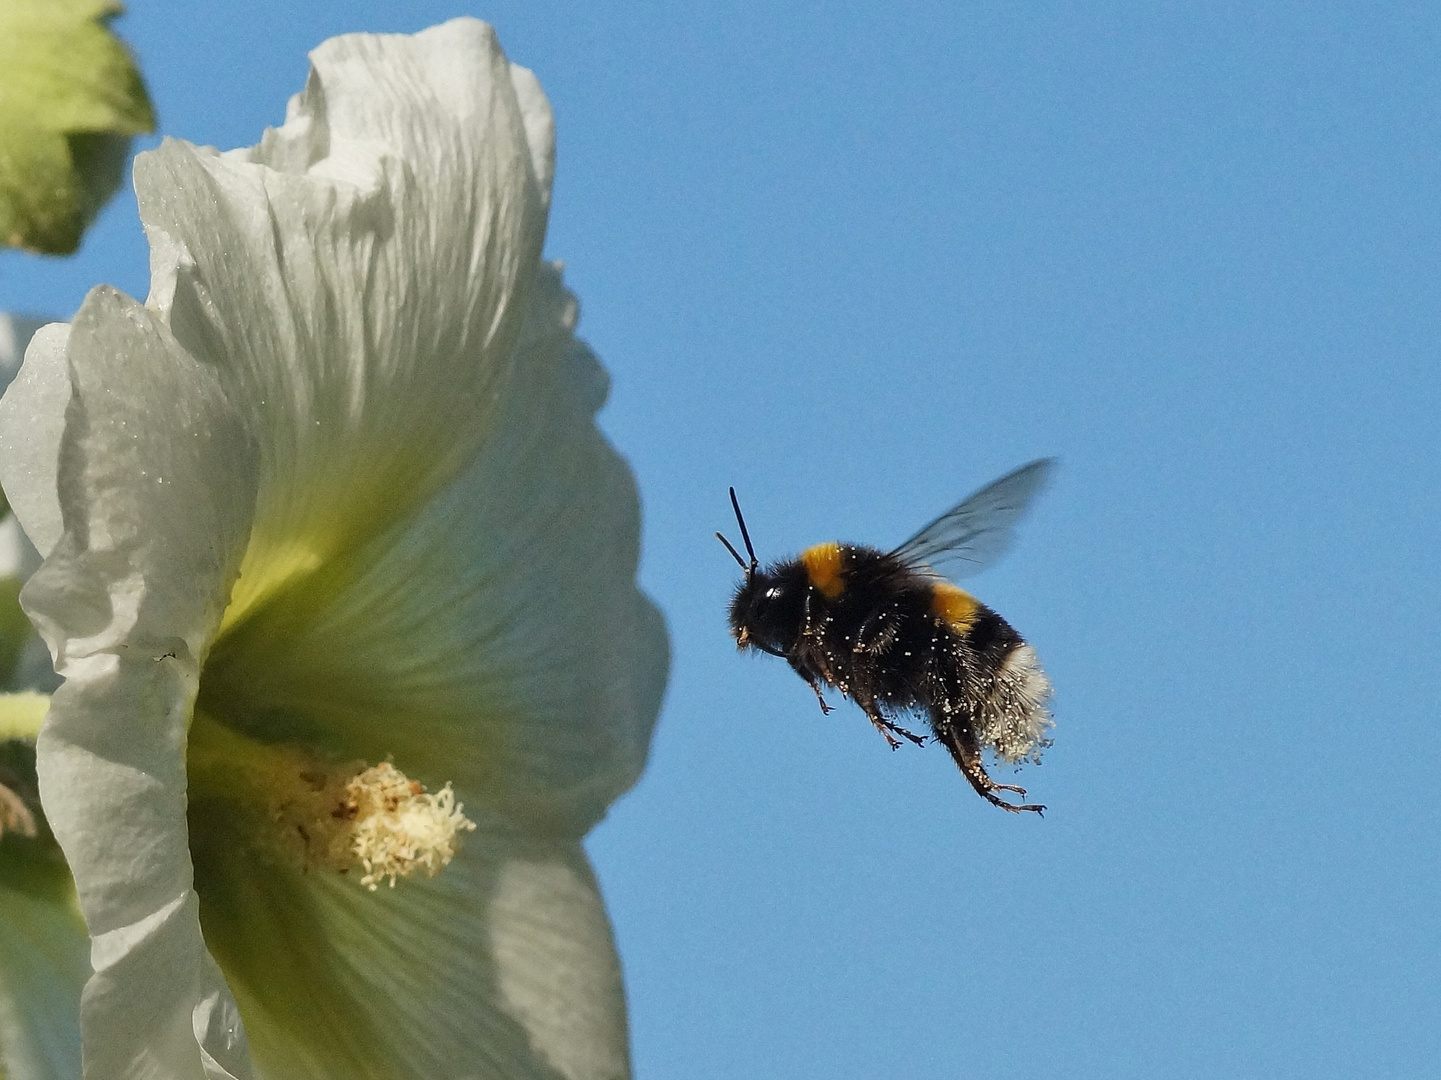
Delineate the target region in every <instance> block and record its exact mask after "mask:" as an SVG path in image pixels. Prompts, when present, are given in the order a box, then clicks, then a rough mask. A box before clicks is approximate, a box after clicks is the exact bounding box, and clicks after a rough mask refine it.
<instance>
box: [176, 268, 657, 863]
mask: <svg viewBox="0 0 1441 1080" xmlns="http://www.w3.org/2000/svg"><path fill="white" fill-rule="evenodd" d="M532 292H533V293H534V297H533V299H532V303H531V307H530V311H529V314H528V318H527V324H526V332H525V334H524V336H523V338H522V341H521V343H520V344H519V346H518V353H519V355H518V358H517V361H516V367H515V374H514V377H513V378H512V379H510V380H509V381H508V382H507V383H506V384H505V391H504V395H503V396H502V397H501V398H500V399H499V402H498V404H499V405H500V406H501V407H500V408H499V409H498V410H497V422H496V424H495V426H494V428H493V429H492V430H491V431H490V432H489V438H488V440H487V442H486V443H485V445H484V446H483V447H482V449H481V451H480V453H479V454H478V455H477V457H476V458H475V460H474V461H473V462H472V463H471V465H470V467H469V468H468V469H467V470H466V472H465V473H464V475H463V476H462V477H461V478H460V479H459V480H458V481H457V482H456V483H455V484H454V485H452V486H451V487H450V488H449V489H448V490H446V491H445V492H443V493H442V494H441V495H440V497H438V498H437V499H435V500H434V501H433V502H432V503H431V504H430V505H429V506H427V507H426V508H425V509H424V510H423V511H422V512H421V513H419V514H417V515H415V516H414V517H413V518H412V519H411V520H409V521H407V522H405V523H404V524H403V525H402V526H400V527H398V528H396V529H394V530H392V531H391V532H390V533H388V534H387V535H385V536H383V537H381V538H379V539H378V540H377V541H376V542H375V543H374V544H372V545H370V546H369V547H367V548H366V549H364V550H362V551H360V552H358V553H357V554H356V556H355V557H354V558H352V559H350V560H347V561H346V562H345V563H344V564H339V565H335V566H333V567H330V568H329V569H328V573H327V574H326V575H325V576H324V578H323V580H322V581H318V582H316V583H315V584H314V587H313V588H311V589H308V590H304V591H302V590H292V591H291V592H290V593H288V594H286V595H285V596H283V597H279V598H277V600H276V601H275V602H273V603H272V604H271V605H270V606H269V607H267V608H266V609H265V610H263V611H261V612H259V613H257V615H256V616H255V617H254V618H253V619H251V620H250V621H249V623H247V624H246V625H245V626H243V627H241V628H239V629H238V630H237V631H236V632H235V633H233V634H232V635H230V636H228V637H226V638H223V639H222V640H221V641H220V642H218V643H217V645H216V648H215V652H214V653H213V655H212V658H211V663H210V665H209V666H208V667H207V669H206V673H205V680H204V683H203V685H202V694H203V700H204V701H205V702H206V703H207V705H206V707H207V709H208V710H209V711H211V712H212V713H214V714H215V715H218V716H223V717H224V718H225V719H226V720H227V722H229V723H231V724H233V725H234V726H236V727H239V728H241V729H242V730H247V729H248V730H249V731H250V732H251V733H252V734H255V735H266V734H272V732H270V731H269V730H268V729H266V728H264V727H257V726H254V725H256V724H260V723H270V722H273V721H272V720H270V719H268V718H274V717H283V718H285V722H286V723H287V724H289V725H290V726H291V727H292V729H294V730H301V731H309V732H315V733H323V734H324V738H325V739H327V740H332V741H333V740H336V739H338V738H341V737H343V739H344V743H343V745H344V746H345V748H346V752H347V753H351V754H355V755H357V756H360V757H363V758H366V759H367V760H371V761H378V760H382V759H384V758H385V757H387V756H388V755H392V754H393V755H394V756H395V759H396V763H397V764H398V765H400V766H401V767H402V768H403V769H404V770H405V772H406V773H407V774H409V775H411V776H416V777H418V778H419V779H421V780H422V782H424V783H426V784H427V785H429V786H433V787H437V786H439V785H440V784H442V783H444V782H445V781H446V780H454V781H455V785H456V790H457V793H458V794H459V796H460V798H461V799H462V800H463V801H465V802H466V803H467V805H476V804H480V803H484V804H485V805H488V806H491V807H494V808H496V809H500V808H504V810H505V812H506V813H508V814H511V815H514V816H516V817H523V818H528V819H530V820H531V821H532V822H534V823H535V824H536V825H537V827H542V828H545V829H547V830H550V831H560V832H565V833H568V834H570V835H574V836H579V835H580V834H581V833H583V832H584V831H585V830H586V829H587V828H589V827H590V825H591V824H593V823H594V822H595V820H596V819H597V818H598V817H599V816H600V815H601V814H602V813H603V812H604V810H605V807H606V806H607V805H609V803H610V802H611V801H612V800H613V799H614V798H615V797H616V796H617V795H618V794H620V793H621V792H622V791H624V790H626V788H628V787H629V786H630V785H631V784H632V783H634V781H635V778H636V777H637V776H638V775H639V773H640V770H641V768H642V766H643V765H644V762H645V755H646V751H647V747H648V745H649V738H650V731H651V726H652V725H653V724H654V722H655V716H656V713H657V710H658V709H659V705H660V696H661V692H662V690H663V688H664V684H665V675H666V668H667V663H668V657H667V648H666V638H665V629H664V626H663V624H662V622H661V619H660V616H659V613H658V612H656V610H655V609H654V607H653V606H652V605H651V604H650V602H649V601H648V600H646V598H645V597H644V596H643V595H642V594H641V593H640V592H639V591H638V590H637V589H636V586H635V568H636V559H637V554H638V545H639V538H638V531H639V521H640V516H639V508H638V506H637V500H636V493H635V489H634V485H633V483H632V480H631V477H630V472H629V470H628V469H627V468H626V466H625V463H624V462H623V461H621V459H620V458H619V456H618V455H617V454H616V453H615V451H614V450H613V449H611V447H610V446H609V444H607V443H606V441H605V439H604V438H603V436H602V435H601V434H600V432H599V430H598V429H597V428H596V426H595V423H594V420H593V417H592V413H593V412H594V410H595V409H596V408H598V407H599V405H600V404H601V402H602V400H603V399H604V394H605V376H604V373H603V372H602V371H601V370H600V368H599V365H597V364H596V362H595V359H594V357H593V356H592V355H591V354H590V351H589V350H588V349H586V348H585V346H584V345H583V344H581V343H580V342H578V341H577V340H576V339H575V338H574V336H573V334H572V332H571V331H572V328H573V326H574V323H575V318H576V310H575V303H574V300H573V298H572V297H571V296H570V295H569V294H568V293H567V292H566V291H565V290H564V288H563V286H562V285H561V281H560V275H559V272H558V270H556V269H555V268H553V267H549V266H546V267H542V268H541V269H540V271H539V272H538V275H537V278H536V281H535V283H534V284H533V286H532ZM256 673H263V676H259V675H257V674H256Z"/></svg>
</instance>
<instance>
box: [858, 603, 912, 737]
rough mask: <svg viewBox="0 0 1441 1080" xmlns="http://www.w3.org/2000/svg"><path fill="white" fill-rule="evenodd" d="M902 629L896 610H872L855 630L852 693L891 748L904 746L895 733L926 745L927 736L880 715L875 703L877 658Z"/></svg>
mask: <svg viewBox="0 0 1441 1080" xmlns="http://www.w3.org/2000/svg"><path fill="white" fill-rule="evenodd" d="M899 632H900V626H899V624H898V620H897V618H896V616H895V615H894V613H891V612H885V611H877V612H872V613H871V614H870V615H868V616H867V617H866V620H865V621H864V622H863V623H861V625H860V628H859V629H857V630H856V634H855V637H854V638H853V639H852V642H851V670H852V673H853V675H852V678H853V680H854V681H855V683H856V689H855V693H854V695H853V696H854V697H855V699H856V704H857V705H859V706H860V707H861V708H862V709H864V710H865V712H866V716H868V717H870V721H871V723H872V724H874V725H875V727H876V730H877V731H879V732H880V733H881V734H882V735H884V736H885V739H886V742H887V743H889V744H890V747H891V749H892V750H894V749H896V748H897V747H898V746H900V745H901V744H900V743H899V742H897V741H896V740H895V738H894V736H895V735H899V736H901V738H903V739H909V740H910V741H911V742H913V743H915V744H916V745H917V746H925V745H926V738H925V736H924V735H917V734H916V733H915V732H913V731H907V730H906V729H905V728H903V727H901V726H900V725H899V724H895V723H892V722H891V721H890V720H887V719H886V718H885V716H883V715H882V714H881V710H880V708H879V707H878V706H877V705H876V697H875V691H874V690H873V689H872V687H873V686H874V680H875V672H876V658H877V657H879V656H880V655H881V654H882V653H883V652H885V650H886V649H887V648H889V647H890V646H891V645H892V644H893V643H894V642H895V640H896V636H897V634H898V633H899Z"/></svg>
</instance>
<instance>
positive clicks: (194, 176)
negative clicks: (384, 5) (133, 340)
mask: <svg viewBox="0 0 1441 1080" xmlns="http://www.w3.org/2000/svg"><path fill="white" fill-rule="evenodd" d="M311 59H312V63H313V65H314V66H313V70H312V72H311V76H310V79H309V81H308V83H307V85H306V88H305V90H304V91H303V92H302V93H301V94H299V95H297V97H296V98H295V99H294V100H292V102H291V106H290V109H289V116H288V119H287V121H286V123H285V125H284V126H283V127H281V128H279V129H276V130H272V131H269V132H267V133H266V136H265V138H264V139H263V140H262V141H261V143H260V144H259V146H257V147H255V148H253V149H252V150H247V151H238V152H235V153H231V154H225V155H217V154H215V153H214V152H213V151H209V150H202V149H197V148H195V147H192V146H189V145H187V144H184V143H179V142H175V141H168V142H166V143H165V144H164V145H163V146H162V147H161V148H160V149H159V150H156V151H153V152H151V153H148V154H142V155H140V156H139V157H138V158H137V160H136V166H135V183H136V192H137V195H138V197H139V201H140V212H141V217H142V218H143V219H144V221H145V223H146V227H147V229H148V231H149V232H150V234H151V236H152V241H153V242H154V243H155V244H156V249H155V252H154V253H153V261H152V273H153V275H154V280H153V283H152V294H151V303H152V304H153V305H154V306H156V307H157V308H158V309H159V310H162V311H164V312H167V313H168V316H169V320H170V325H171V328H172V330H173V331H174V333H175V335H176V338H177V339H178V340H179V341H180V342H181V344H182V345H184V346H185V348H187V349H188V350H189V351H190V352H191V354H192V355H194V356H196V357H197V358H199V359H201V360H202V361H204V362H207V363H211V364H214V365H215V366H216V367H217V368H218V369H220V370H221V371H222V372H223V373H224V377H225V379H226V381H227V384H228V385H231V386H232V387H234V388H235V389H234V393H233V395H232V396H233V400H235V402H236V403H237V404H238V405H239V406H240V407H241V408H242V409H243V410H245V413H246V423H247V426H248V427H249V428H250V430H251V431H253V432H254V433H255V435H256V439H257V442H258V444H259V446H260V452H261V464H262V482H261V486H260V505H259V508H258V512H257V518H256V525H255V533H254V536H253V537H252V543H251V550H250V552H249V553H248V554H247V557H246V562H245V567H244V572H243V574H242V579H241V585H240V589H239V592H238V593H237V595H236V598H235V605H236V607H235V611H234V612H233V614H234V617H236V618H239V617H240V616H242V615H243V614H244V613H245V612H246V611H248V610H249V609H250V608H251V607H253V606H255V605H258V604H260V603H261V602H262V601H264V600H266V599H267V598H268V597H269V596H270V595H271V594H273V593H274V592H276V591H278V590H280V589H281V588H283V587H284V586H285V585H286V584H287V583H289V582H291V581H293V580H295V579H296V578H298V577H301V576H303V575H304V574H306V573H308V572H309V571H311V570H313V569H314V568H315V567H317V566H319V565H321V564H323V563H325V562H326V561H328V560H331V559H334V558H337V557H341V556H343V555H344V554H345V553H346V552H348V551H349V550H350V549H352V548H353V547H355V546H357V545H358V544H361V543H364V542H365V541H367V540H368V539H369V538H370V537H371V536H372V535H374V534H375V533H377V532H379V531H381V530H383V529H384V528H385V527H387V526H388V525H390V524H392V523H393V522H395V521H397V520H399V519H401V518H403V517H404V516H406V515H407V514H409V513H411V512H413V511H414V510H415V509H416V508H417V507H418V506H420V505H422V504H423V503H424V502H425V501H426V500H428V499H429V498H430V497H431V496H432V495H434V493H435V492H436V491H437V490H439V489H440V488H441V487H443V486H445V485H446V484H447V483H449V482H450V481H451V480H452V479H453V478H454V477H455V476H456V474H457V473H458V472H460V470H461V469H462V468H464V466H465V464H466V463H467V462H468V461H469V460H470V459H471V458H472V457H473V456H474V453H475V450H476V448H477V447H478V446H479V444H480V443H481V441H482V440H483V439H484V437H485V433H486V430H487V428H488V426H489V425H490V424H491V423H492V422H493V418H494V413H495V408H496V404H495V403H496V398H497V394H498V392H499V390H500V388H501V386H502V385H503V383H504V381H505V379H506V377H507V363H508V361H509V358H510V357H511V355H512V351H513V349H512V347H513V345H514V342H515V338H516V335H517V333H518V331H519V329H520V322H521V317H522V315H523V308H524V303H525V294H524V286H525V285H526V284H527V283H528V282H529V280H530V277H531V273H532V268H533V266H534V264H535V261H536V260H537V258H538V256H539V252H540V246H541V242H542V239H543V234H544V228H545V215H544V207H543V203H542V199H541V192H540V187H539V184H538V182H537V179H536V176H535V173H534V169H533V165H532V151H531V147H530V143H529V142H528V139H527V124H526V117H525V116H524V115H523V114H522V106H521V103H520V101H519V100H518V98H517V94H516V89H515V86H514V85H513V83H512V80H511V72H510V65H509V63H508V62H507V61H506V59H505V57H504V55H503V54H502V53H501V51H500V47H499V45H498V44H497V42H496V40H495V35H494V33H493V32H492V31H491V30H490V28H489V27H487V26H485V24H483V23H480V22H477V21H476V20H474V19H457V20H455V21H453V22H450V23H446V24H445V25H443V26H439V27H436V28H434V29H432V30H428V31H425V32H424V33H421V34H418V35H416V36H415V37H401V36H375V35H352V36H348V37H341V38H335V39H332V40H331V41H328V42H326V43H325V44H324V45H322V46H321V47H320V48H318V49H316V50H315V52H314V53H313V54H312V57H311ZM530 108H531V111H532V112H535V111H537V110H538V109H539V106H538V105H537V104H536V102H534V101H533V100H531V101H530ZM532 126H535V125H532ZM539 137H540V136H537V138H539Z"/></svg>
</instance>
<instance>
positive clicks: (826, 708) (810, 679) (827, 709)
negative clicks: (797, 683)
mask: <svg viewBox="0 0 1441 1080" xmlns="http://www.w3.org/2000/svg"><path fill="white" fill-rule="evenodd" d="M801 678H802V679H804V680H805V681H806V683H807V684H808V685H809V686H810V688H811V689H812V690H813V691H814V692H815V695H816V700H817V701H819V702H820V703H821V715H823V716H824V715H825V714H827V713H831V712H834V711H835V708H834V707H833V706H831V705H828V704H827V703H826V698H825V695H824V694H822V693H821V683H820V680H819V679H817V678H816V677H815V676H814V675H812V674H811V673H810V672H808V671H802V672H801Z"/></svg>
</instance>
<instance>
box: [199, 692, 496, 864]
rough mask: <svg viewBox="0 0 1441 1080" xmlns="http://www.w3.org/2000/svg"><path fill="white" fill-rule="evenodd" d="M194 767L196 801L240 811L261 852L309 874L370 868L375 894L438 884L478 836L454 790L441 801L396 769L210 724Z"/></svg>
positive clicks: (205, 723) (203, 728)
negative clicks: (400, 882)
mask: <svg viewBox="0 0 1441 1080" xmlns="http://www.w3.org/2000/svg"><path fill="white" fill-rule="evenodd" d="M189 762H190V782H191V791H192V797H193V798H195V799H196V800H200V799H205V798H207V797H218V798H219V799H221V800H223V801H224V802H225V803H227V804H230V805H232V806H235V807H236V808H237V809H238V810H239V811H240V812H241V815H242V816H243V818H244V820H245V821H247V822H248V824H247V825H246V826H245V829H246V831H247V832H248V833H249V834H250V835H249V837H248V840H249V842H250V844H251V845H253V846H254V848H256V849H257V851H259V852H261V853H265V854H267V855H268V856H269V857H271V858H278V859H279V860H281V861H283V862H285V863H289V864H290V865H292V866H296V867H299V868H300V869H302V870H306V871H312V870H323V871H330V872H333V873H340V874H347V873H349V872H350V871H351V870H360V871H362V873H361V876H360V883H361V884H362V885H364V886H366V887H367V888H369V889H371V890H372V891H373V890H375V889H376V888H378V887H379V885H380V883H381V882H382V881H389V882H390V884H391V886H394V885H395V883H396V880H397V879H398V878H403V877H410V876H411V875H413V874H416V873H423V874H425V875H426V876H427V877H434V876H435V875H436V874H438V873H440V872H441V871H442V870H444V869H445V867H446V866H447V865H448V864H449V862H450V860H451V859H453V858H454V857H455V854H456V852H457V851H458V850H459V846H460V835H461V834H462V833H465V832H469V831H471V830H472V829H474V828H475V824H474V822H472V821H471V820H470V819H469V818H467V817H466V816H465V814H464V813H462V809H463V808H462V806H461V805H460V804H459V803H458V802H456V800H455V792H454V791H452V790H451V786H450V784H449V783H447V784H446V785H445V787H443V788H442V789H441V790H440V791H438V792H435V793H434V794H432V793H430V792H428V791H427V790H426V789H425V786H424V785H423V784H420V783H418V782H417V781H414V780H411V779H410V778H409V777H408V776H406V775H405V774H404V773H403V772H401V771H400V770H399V769H397V768H396V767H395V766H394V765H392V764H391V763H390V762H388V761H383V762H381V763H380V764H379V765H367V764H366V763H365V762H363V761H352V762H347V763H341V764H335V763H326V762H323V761H320V760H319V759H318V758H317V757H316V756H315V755H314V754H311V753H308V752H307V751H305V750H302V749H297V748H295V747H291V746H277V745H270V744H264V743H259V742H256V741H254V740H251V739H249V738H246V737H244V736H242V735H239V734H238V733H236V732H234V731H233V730H230V729H228V728H226V727H224V726H222V725H220V724H217V723H215V722H213V721H211V720H209V719H208V718H206V719H204V720H197V723H196V724H195V725H194V727H192V729H191V743H190V753H189Z"/></svg>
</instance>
